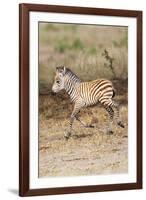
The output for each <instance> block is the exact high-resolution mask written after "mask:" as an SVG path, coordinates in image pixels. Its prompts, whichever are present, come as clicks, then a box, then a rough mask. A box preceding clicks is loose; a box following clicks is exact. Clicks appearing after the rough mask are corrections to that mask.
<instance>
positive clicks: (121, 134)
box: [39, 87, 128, 177]
mask: <svg viewBox="0 0 146 200" xmlns="http://www.w3.org/2000/svg"><path fill="white" fill-rule="evenodd" d="M123 88H124V87H123ZM122 94H125V95H122ZM116 100H117V101H118V102H120V117H121V119H122V121H123V122H124V125H125V128H124V129H122V128H120V127H117V126H116V125H113V131H114V134H112V135H107V134H106V133H105V127H106V118H107V117H108V114H107V113H106V111H105V110H104V108H102V107H101V106H100V105H98V106H94V107H89V108H84V109H83V110H82V111H81V113H80V116H81V119H82V120H83V121H85V122H88V123H90V122H91V123H92V124H94V125H95V128H84V127H82V126H81V125H80V123H79V122H78V121H75V122H74V125H73V134H72V137H71V138H70V139H69V140H65V138H64V132H65V131H66V130H67V126H68V124H67V120H68V118H69V116H70V114H71V112H72V109H73V105H72V103H71V102H70V100H69V97H68V96H67V95H65V94H64V93H60V94H57V95H56V96H54V95H52V94H51V93H49V94H48V95H40V97H39V177H49V176H77V175H98V174H114V173H127V172H128V135H127V132H128V131H127V128H128V121H127V114H128V107H127V93H125V92H123V91H121V94H118V96H117V97H116Z"/></svg>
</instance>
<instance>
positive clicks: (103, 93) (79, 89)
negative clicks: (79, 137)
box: [52, 66, 124, 138]
mask: <svg viewBox="0 0 146 200" xmlns="http://www.w3.org/2000/svg"><path fill="white" fill-rule="evenodd" d="M63 89H65V91H66V92H67V93H68V94H69V96H70V98H71V100H72V101H73V102H74V109H73V112H72V114H71V117H70V120H69V130H68V131H67V132H66V133H65V137H66V138H69V137H70V135H71V131H72V125H73V121H74V119H76V120H78V121H79V122H80V123H81V124H82V125H83V126H84V127H93V126H92V125H91V124H86V123H85V122H83V121H81V120H80V118H79V117H78V113H79V112H80V109H81V108H82V107H84V106H86V107H87V106H91V105H95V104H97V103H98V102H99V103H101V105H103V106H104V108H105V109H106V110H107V112H108V113H109V119H110V121H109V125H108V128H107V133H113V132H112V127H111V125H112V122H113V117H114V110H113V108H114V109H115V114H116V115H115V117H116V121H117V125H119V126H120V127H122V128H124V125H123V123H122V122H121V121H120V119H119V107H118V104H116V103H115V102H114V101H113V100H112V98H113V97H114V95H115V91H114V88H113V85H112V83H111V81H109V80H105V79H97V80H94V81H90V82H81V80H80V79H79V78H78V77H77V76H76V75H75V74H74V73H73V72H72V71H71V70H70V69H68V68H66V67H64V66H59V67H57V68H56V75H55V80H54V84H53V86H52V91H53V92H54V93H58V92H59V91H60V90H63Z"/></svg>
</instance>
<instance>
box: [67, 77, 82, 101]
mask: <svg viewBox="0 0 146 200" xmlns="http://www.w3.org/2000/svg"><path fill="white" fill-rule="evenodd" d="M78 84H79V82H74V81H73V80H68V81H66V83H65V87H64V89H65V91H66V92H67V93H68V94H69V96H70V98H71V100H74V97H75V91H76V87H77V85H78Z"/></svg>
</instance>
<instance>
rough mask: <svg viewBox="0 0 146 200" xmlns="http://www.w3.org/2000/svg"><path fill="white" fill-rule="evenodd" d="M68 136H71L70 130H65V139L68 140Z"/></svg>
mask: <svg viewBox="0 0 146 200" xmlns="http://www.w3.org/2000/svg"><path fill="white" fill-rule="evenodd" d="M70 136H71V132H65V134H64V138H65V139H66V140H68V139H69V137H70Z"/></svg>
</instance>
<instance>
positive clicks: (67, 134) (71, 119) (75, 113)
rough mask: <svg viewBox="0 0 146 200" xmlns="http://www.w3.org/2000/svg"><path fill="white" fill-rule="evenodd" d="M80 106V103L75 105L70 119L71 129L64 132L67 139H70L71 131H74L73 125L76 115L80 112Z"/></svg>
mask: <svg viewBox="0 0 146 200" xmlns="http://www.w3.org/2000/svg"><path fill="white" fill-rule="evenodd" d="M80 108H81V107H79V106H78V105H75V107H74V110H73V112H72V114H71V116H70V120H69V130H68V131H67V132H66V133H65V134H64V137H65V138H66V139H68V138H69V137H70V136H71V132H72V125H73V122H74V119H75V118H76V115H77V114H78V113H79V111H80Z"/></svg>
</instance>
